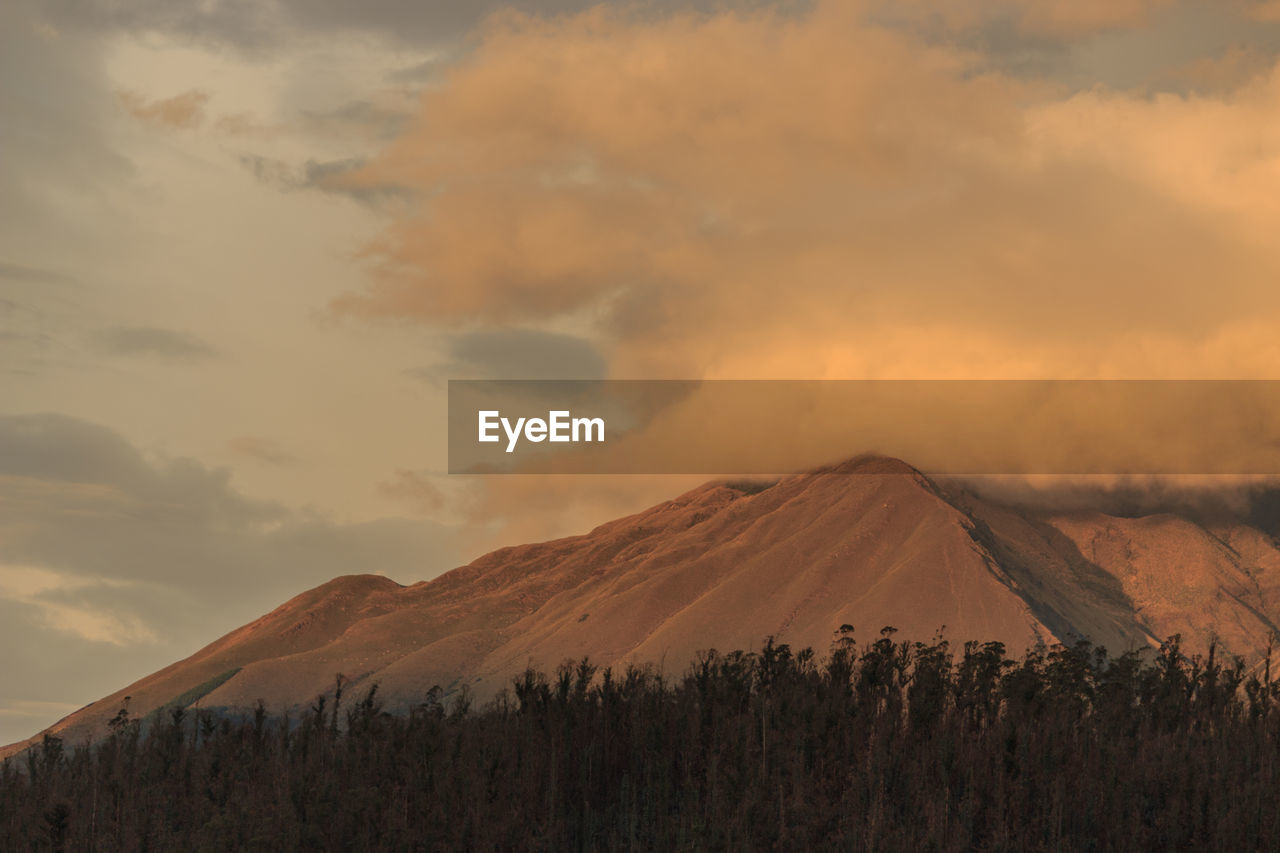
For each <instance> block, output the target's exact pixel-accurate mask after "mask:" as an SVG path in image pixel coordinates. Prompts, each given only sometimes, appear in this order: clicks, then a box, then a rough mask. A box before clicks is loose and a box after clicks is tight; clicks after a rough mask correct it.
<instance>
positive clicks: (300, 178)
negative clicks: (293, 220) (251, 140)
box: [237, 154, 413, 206]
mask: <svg viewBox="0 0 1280 853" xmlns="http://www.w3.org/2000/svg"><path fill="white" fill-rule="evenodd" d="M237 159H238V160H239V161H240V164H241V165H242V166H244V167H245V168H246V169H248V170H249V171H250V172H251V173H252V174H253V176H254V177H255V178H256V179H257V180H259V181H260V182H262V183H264V184H267V185H269V186H274V187H276V188H277V189H280V190H283V191H285V192H294V191H296V190H319V191H320V192H324V193H329V194H331V195H339V196H345V197H347V198H350V199H352V200H354V201H358V202H360V203H361V204H365V205H369V206H378V205H382V204H386V203H388V202H397V201H408V200H410V199H412V197H413V191H412V190H411V189H409V188H408V187H406V186H404V185H402V184H394V183H385V184H379V183H369V182H367V181H357V180H353V179H352V178H353V176H355V175H358V174H359V173H360V171H361V170H362V169H363V168H364V165H365V160H364V159H363V158H359V157H353V158H346V159H342V160H325V161H316V160H308V161H306V162H305V163H302V164H301V165H291V164H289V163H286V162H285V161H283V160H279V159H276V158H274V157H264V156H262V155H259V154H240V155H238V157H237Z"/></svg>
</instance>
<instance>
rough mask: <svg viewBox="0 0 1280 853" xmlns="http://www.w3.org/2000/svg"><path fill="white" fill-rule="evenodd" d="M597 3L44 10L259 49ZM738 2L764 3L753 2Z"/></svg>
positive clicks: (83, 22) (314, 3) (61, 3)
mask: <svg viewBox="0 0 1280 853" xmlns="http://www.w3.org/2000/svg"><path fill="white" fill-rule="evenodd" d="M594 5H596V2H594V0H477V2H470V3H458V2H451V0H424V2H418V3H405V2H403V0H366V2H362V3H351V2H347V0H274V2H273V1H272V0H225V2H219V3H204V2H200V0H134V2H130V3H119V2H114V0H48V2H46V3H45V4H44V8H45V14H46V15H47V16H48V18H49V20H50V21H51V22H53V23H54V24H55V25H57V26H60V27H66V28H71V29H78V30H84V29H88V30H98V31H101V30H124V31H128V32H162V33H166V34H169V35H174V36H178V37H180V38H185V39H190V40H192V41H195V42H199V43H205V44H212V45H219V46H229V47H233V48H236V49H240V50H245V51H251V52H252V51H261V50H265V49H269V48H271V47H275V46H278V45H279V44H281V43H283V42H285V41H287V40H288V39H289V38H290V37H291V36H292V35H293V34H297V33H326V32H334V31H344V30H345V31H351V30H355V31H363V32H367V33H373V34H377V35H381V36H384V37H389V38H392V39H395V40H397V41H400V42H402V43H405V44H412V45H420V46H432V47H434V46H438V45H442V44H447V43H449V42H451V41H453V40H455V39H457V38H459V37H460V36H462V35H463V34H465V33H466V32H468V31H469V30H471V29H472V28H473V27H475V26H476V24H478V23H479V22H480V21H482V20H483V19H484V18H485V17H487V16H489V15H491V14H493V13H494V12H497V11H499V10H505V9H515V10H518V11H522V12H528V13H534V14H544V15H560V14H568V13H573V12H580V11H582V10H584V9H588V8H590V7H592V6H594ZM716 5H721V4H719V3H717V2H716V0H693V2H687V0H686V2H678V1H677V0H649V2H648V3H643V4H639V5H635V8H637V9H642V10H644V9H649V10H653V11H662V10H667V11H669V10H671V9H678V8H703V9H705V8H711V7H713V6H716ZM736 5H739V6H745V7H752V6H759V5H762V4H761V3H759V2H755V0H748V2H745V3H738V4H736Z"/></svg>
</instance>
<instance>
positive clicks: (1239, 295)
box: [337, 3, 1280, 378]
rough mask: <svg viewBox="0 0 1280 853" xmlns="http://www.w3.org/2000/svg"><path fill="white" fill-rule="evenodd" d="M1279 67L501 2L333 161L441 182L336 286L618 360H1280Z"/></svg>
mask: <svg viewBox="0 0 1280 853" xmlns="http://www.w3.org/2000/svg"><path fill="white" fill-rule="evenodd" d="M1150 8H1151V4H1122V8H1121V9H1119V10H1118V11H1116V12H1115V14H1117V15H1118V14H1119V13H1120V11H1124V10H1128V11H1125V14H1126V15H1131V16H1132V15H1137V14H1139V12H1141V13H1142V14H1145V13H1146V12H1147V11H1149V9H1150ZM1085 11H1087V10H1084V9H1083V8H1080V9H1077V12H1076V13H1073V14H1079V15H1084V14H1085ZM1037 14H1040V13H1037ZM1043 14H1049V12H1043ZM1063 14H1065V13H1063ZM1091 14H1092V13H1091ZM1099 14H1101V13H1099ZM1064 26H1065V24H1064ZM1275 80H1276V76H1275V74H1274V72H1271V73H1267V74H1264V75H1262V76H1260V77H1258V78H1257V79H1256V80H1255V82H1253V83H1251V84H1249V85H1247V86H1245V87H1243V88H1236V89H1232V90H1230V91H1227V92H1220V93H1219V94H1216V95H1213V96H1208V95H1204V96H1193V97H1184V96H1176V95H1159V96H1157V97H1155V98H1151V97H1148V96H1147V95H1146V94H1145V93H1127V92H1115V91H1106V90H1096V91H1090V92H1085V93H1083V94H1075V95H1072V94H1071V93H1069V92H1065V91H1063V90H1061V89H1059V88H1058V87H1056V86H1053V85H1050V84H1048V83H1045V82H1037V81H1028V80H1022V79H1015V78H1013V77H1011V76H1008V75H1003V74H997V73H993V72H990V71H989V70H987V64H986V63H985V61H984V58H983V57H981V56H979V55H975V54H973V53H970V52H966V51H962V50H959V49H955V48H951V47H946V46H938V45H937V44H926V43H924V42H922V41H921V40H920V39H918V38H917V37H915V36H913V35H912V34H911V33H910V32H908V31H905V30H902V29H890V28H885V27H882V26H877V25H875V24H873V23H870V22H869V21H868V19H867V16H866V14H865V9H864V8H861V7H857V6H853V7H850V6H848V5H846V4H838V3H820V4H818V6H817V7H816V8H815V9H814V10H813V11H812V12H810V13H807V14H804V15H801V16H793V17H784V16H781V15H778V14H775V13H772V12H768V11H760V12H752V13H742V14H732V13H725V14H716V15H695V14H674V15H671V16H668V17H665V18H661V19H657V20H653V19H638V18H634V17H631V16H628V15H626V14H624V13H619V12H612V11H608V10H604V9H596V10H593V11H591V12H588V13H584V14H582V15H579V16H576V17H571V18H562V19H555V20H552V21H545V20H539V19H534V18H527V17H520V16H507V17H503V18H500V19H497V20H495V21H493V22H492V23H491V24H490V25H489V26H488V28H487V29H486V30H485V31H484V33H483V34H482V37H481V38H480V40H479V42H478V44H477V47H476V49H475V50H474V51H473V52H472V53H471V54H470V55H469V57H468V58H467V59H465V60H463V61H462V62H461V63H460V64H458V65H457V66H455V67H454V68H453V69H452V71H451V72H450V73H449V74H448V75H447V76H446V77H445V79H444V80H443V82H442V83H441V84H440V85H439V86H437V87H434V88H432V89H431V90H429V91H428V92H427V93H426V94H425V96H424V99H423V102H422V105H421V109H420V112H419V115H418V117H417V119H416V121H415V122H414V123H413V124H412V125H411V126H410V127H409V129H408V130H406V132H405V133H404V134H403V135H401V136H400V137H399V138H398V139H397V140H396V141H395V142H394V143H392V144H391V145H390V146H389V147H388V148H387V149H386V150H385V151H384V152H383V153H382V154H381V155H380V156H379V157H377V158H375V159H374V160H373V161H371V162H370V163H369V164H368V165H366V166H365V167H364V168H363V169H361V170H359V171H357V172H355V173H352V174H351V175H349V176H348V177H347V180H348V181H349V182H353V183H356V184H358V183H361V182H362V183H363V184H364V185H367V186H379V185H392V184H393V185H398V186H405V187H407V188H409V189H411V190H413V191H414V192H415V193H416V194H417V196H418V197H419V198H421V199H423V200H424V201H423V202H422V205H421V206H420V207H419V208H418V209H417V212H416V213H406V214H404V215H402V216H400V217H399V218H397V219H396V220H395V221H394V222H393V224H392V225H391V226H390V227H389V228H388V229H387V231H386V232H385V233H384V235H383V236H382V238H381V239H380V240H379V241H377V242H376V243H375V244H374V245H371V246H370V247H369V248H368V250H367V257H368V258H369V260H370V261H371V263H372V264H373V270H374V279H373V283H372V285H371V286H370V288H369V289H368V290H366V291H365V292H362V293H358V294H351V295H349V296H347V297H345V298H343V299H341V300H339V302H338V303H337V307H338V309H339V310H343V311H349V312H356V313H362V314H365V315H370V316H391V317H406V318H411V319H416V320H420V321H423V322H427V323H431V324H435V325H440V324H443V325H455V326H464V327H465V326H469V325H471V324H476V323H479V324H486V323H504V324H516V323H536V322H542V321H548V320H551V319H555V318H564V317H579V318H582V317H586V318H588V319H589V320H590V321H591V322H594V324H595V326H596V331H597V333H598V334H599V336H600V337H601V338H602V339H603V340H605V341H606V343H607V346H608V347H609V352H610V355H611V358H612V363H611V373H612V375H614V376H633V377H645V378H649V377H655V376H677V377H690V376H716V377H731V376H739V377H828V378H837V377H847V378H856V377H868V376H879V377H885V376H942V375H945V376H969V377H973V376H986V377H996V376H1046V377H1067V376H1152V377H1156V376H1173V377H1176V376H1182V375H1203V374H1204V373H1206V372H1209V373H1213V374H1216V375H1219V376H1231V375H1249V376H1274V375H1276V374H1277V373H1278V372H1280V360H1277V358H1276V352H1275V348H1274V347H1273V346H1271V345H1270V344H1269V343H1268V341H1269V340H1270V337H1271V335H1270V332H1268V331H1267V330H1268V329H1269V328H1271V325H1270V323H1271V322H1272V321H1273V320H1274V319H1277V318H1280V295H1277V293H1276V291H1275V289H1274V287H1273V282H1274V281H1275V279H1276V275H1277V273H1280V252H1278V251H1277V250H1276V249H1275V248H1274V245H1273V243H1274V241H1273V240H1271V239H1270V236H1269V235H1271V234H1273V233H1274V232H1275V228H1276V226H1277V225H1280V222H1277V221H1276V220H1277V218H1278V217H1277V212H1280V207H1278V206H1277V202H1276V201H1275V199H1277V198H1280V185H1278V184H1280V173H1277V171H1276V170H1275V167H1274V156H1273V155H1272V154H1271V153H1270V152H1271V150H1272V147H1271V142H1272V141H1273V137H1276V138H1280V136H1277V132H1276V123H1275V121H1274V119H1273V117H1272V116H1273V114H1274V111H1273V110H1271V109H1269V108H1268V104H1272V103H1274V97H1275V93H1276V92H1277V91H1280V89H1278V88H1277V84H1276V82H1275ZM1241 336H1246V337H1241ZM1206 357H1208V358H1210V359H1211V360H1210V361H1205V358H1206Z"/></svg>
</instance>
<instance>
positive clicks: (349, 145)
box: [0, 0, 1280, 743]
mask: <svg viewBox="0 0 1280 853" xmlns="http://www.w3.org/2000/svg"><path fill="white" fill-rule="evenodd" d="M1278 60H1280V3H1277V2H1275V0H1266V2H1247V0H1240V1H1239V2H1147V1H1146V0H1105V2H1103V1H1101V0H1045V2H1030V0H995V1H994V2H967V0H951V2H945V0H944V2H937V3H925V2H919V1H918V0H911V2H895V3H889V2H884V3H876V2H847V3H846V2H818V3H779V4H770V3H763V2H750V3H742V4H733V3H723V4H721V3H693V4H682V3H677V2H655V3H648V4H640V5H625V6H624V5H613V4H605V5H601V6H594V7H591V6H589V5H588V4H586V3H579V2H575V0H546V2H524V3H519V4H516V5H515V6H514V7H507V6H503V5H501V4H496V3H445V2H419V3H402V2H398V1H397V0H369V2H363V3H347V2H341V0H312V1H311V2H302V0H273V2H267V1H266V0H201V2H194V1H193V0H121V1H120V2H112V1H111V0H47V2H41V3H36V2H28V0H12V2H5V3H4V4H0V223H2V227H0V648H3V651H0V671H2V672H4V673H5V675H6V677H5V678H3V679H2V680H0V743H7V742H9V741H12V740H16V739H19V738H21V737H25V736H27V735H30V734H31V733H33V732H34V731H36V730H38V729H39V728H41V727H43V726H44V725H47V724H48V723H50V722H52V721H53V720H55V719H57V718H58V717H60V716H62V715H64V714H66V713H68V712H70V711H72V710H74V709H75V708H77V707H80V706H81V705H83V704H85V703H87V702H89V701H92V700H93V699H95V698H97V697H99V696H101V695H103V694H105V693H107V692H109V691H111V690H114V689H116V688H118V687H120V686H121V685H122V684H124V683H127V682H128V681H130V680H132V679H134V678H137V677H139V676H141V675H144V674H146V673H148V672H151V671H153V670H155V669H157V668H159V667H161V666H163V665H165V664H168V663H170V662H172V661H173V660H176V659H178V658H180V657H183V656H186V655H188V654H190V653H191V652H193V651H195V650H196V649H197V648H198V647H200V646H202V645H204V644H205V643H207V642H209V641H211V640H213V639H214V638H216V637H217V636H218V635H220V634H222V633H224V632H226V631H228V630H230V629H232V628H234V627H236V626H238V625H240V624H243V623H244V622H246V621H248V620H251V619H253V618H256V617H257V616H259V615H261V614H263V613H265V612H267V611H268V610H270V609H271V608H273V607H275V606H276V605H277V604H279V603H281V602H282V601H284V600H285V599H287V598H288V597H290V596H292V595H293V594H296V593H297V592H300V591H301V590H303V589H306V588H308V587H311V586H314V585H316V584H318V583H321V582H323V581H325V580H328V579H329V578H331V577H333V576H335V575H339V574H347V573H355V572H381V573H385V574H387V575H389V576H390V577H392V578H394V579H395V580H397V581H399V582H401V583H411V582H415V581H419V580H423V579H426V578H430V577H433V576H435V575H436V574H438V573H440V572H441V571H443V570H446V569H448V568H451V567H453V566H456V565H459V564H460V563H462V562H465V561H466V560H469V559H471V558H473V557H474V556H476V555H477V554H479V553H481V552H482V551H484V550H487V549H489V548H492V547H495V546H497V545H500V544H510V543H514V542H520V541H527V540H531V539H538V538H546V537H549V536H553V535H563V534H566V533H572V532H580V531H583V530H585V529H587V528H589V527H590V526H591V525H593V524H595V523H598V522H600V521H603V520H605V519H607V518H611V517H613V516H616V515H619V514H621V513H624V512H627V511H632V510H635V509H638V508H640V507H642V506H644V505H647V504H649V503H652V502H654V501H656V500H659V499H661V498H663V497H667V496H670V495H671V494H673V493H674V492H675V491H677V490H679V489H680V488H683V487H684V486H686V485H689V484H691V483H692V482H694V481H693V480H689V479H688V478H684V479H672V478H662V477H643V476H639V477H631V478H599V479H591V478H571V477H561V478H506V479H504V478H491V479H489V480H485V479H481V478H459V477H452V478H451V477H449V476H448V475H447V474H446V473H445V470H446V446H445V427H446V418H445V410H444V402H445V387H446V386H445V383H446V381H447V380H448V379H449V378H500V377H501V378H604V377H609V378H1015V377H1016V378H1118V377H1126V378H1272V379H1275V378H1280V335H1277V329H1280V287H1278V286H1277V283H1278V282H1280V241H1278V240H1277V239H1276V237H1275V235H1276V234H1277V233H1280V67H1278ZM862 449H864V448H856V447H851V448H850V449H849V450H850V453H853V452H857V451H859V450H862Z"/></svg>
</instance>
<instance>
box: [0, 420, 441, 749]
mask: <svg viewBox="0 0 1280 853" xmlns="http://www.w3.org/2000/svg"><path fill="white" fill-rule="evenodd" d="M459 561H460V559H459V556H458V552H457V545H456V537H455V532H454V530H453V529H452V528H451V527H448V526H446V525H443V524H439V523H435V522H432V521H428V520H411V519H405V518H383V519H377V520H373V521H369V522H364V523H339V522H337V521H334V520H332V519H329V518H327V517H325V516H323V515H320V514H317V513H313V512H305V511H295V510H291V509H288V508H286V507H284V506H281V505H279V504H276V503H272V502H267V501H257V500H253V499H251V498H248V497H246V496H244V495H242V494H241V493H240V492H238V491H237V490H236V489H235V488H234V486H233V485H232V482H231V474H230V471H228V470H225V469H211V468H208V467H206V466H204V465H201V464H200V463H198V462H195V461H193V460H190V459H168V460H166V459H154V458H149V457H147V456H144V455H143V454H142V453H141V452H139V451H138V449H137V448H135V447H134V446H133V445H132V444H130V443H129V442H127V441H125V440H124V439H123V438H121V437H120V436H119V435H118V434H117V433H115V432H114V431H112V430H110V429H108V428H106V427H103V426H101V425H98V424H93V423H89V422H86V421H83V420H80V419H76V418H72V417H68V416H65V415H54V414H44V415H15V416H5V417H0V670H3V671H5V672H6V674H7V675H8V677H9V680H10V681H11V682H12V683H13V684H20V685H22V691H23V695H21V696H18V697H13V698H21V699H36V698H38V699H49V700H57V701H62V700H63V699H64V698H65V699H66V700H67V701H71V700H80V701H87V700H88V699H92V698H95V696H96V695H100V694H102V693H106V692H109V691H110V690H114V689H116V688H118V687H119V686H120V684H122V683H127V681H128V680H132V679H134V678H138V677H140V676H142V675H144V674H145V673H147V672H150V671H153V670H155V669H158V668H160V667H161V666H164V665H166V664H168V663H171V662H172V661H173V660H175V659H176V658H178V657H181V656H183V655H185V654H189V653H190V652H193V651H195V650H196V649H197V648H198V647H200V646H202V645H204V644H205V643H208V642H210V641H212V640H213V639H214V638H216V637H217V636H219V635H221V634H222V633H225V632H226V631H229V630H231V629H233V628H235V627H237V626H239V625H241V624H243V623H245V622H248V621H250V620H252V619H254V618H256V617H258V616H260V615H261V614H262V613H265V612H267V611H269V610H270V609H271V608H273V607H275V606H277V605H278V604H280V603H281V602H282V601H284V600H286V599H288V598H290V597H292V596H293V595H296V594H297V593H299V592H301V591H302V590H304V589H308V588H310V587H312V586H315V585H318V584H320V583H323V582H325V581H327V580H329V579H331V578H333V577H335V576H337V575H342V574H352V573H362V572H371V573H379V572H380V573H383V574H386V575H388V576H390V577H393V578H396V579H398V580H400V581H402V582H413V581H417V580H422V579H426V578H429V577H433V576H434V575H436V574H439V573H440V572H441V571H444V570H446V569H448V568H452V567H453V566H454V565H456V564H457V563H458V562H459ZM113 648H118V649H119V650H120V651H119V655H118V656H117V655H115V654H114V653H113V652H111V649H113ZM3 703H4V697H3V696H2V695H0V706H2V705H3ZM15 725H16V724H15ZM5 730H6V729H5V727H4V726H0V735H3V733H4V731H5ZM10 733H11V734H12V736H13V737H14V738H17V737H19V736H25V735H28V734H30V733H31V732H30V731H21V732H17V731H12V732H10ZM4 739H5V738H4V737H3V736H0V740H4Z"/></svg>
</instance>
